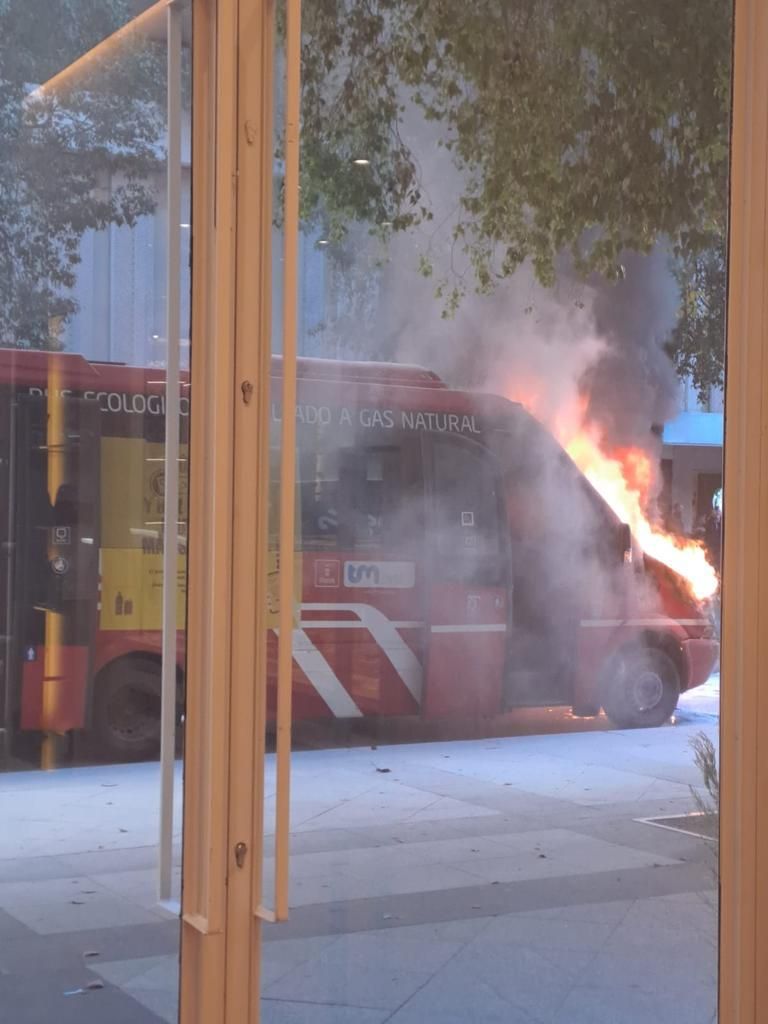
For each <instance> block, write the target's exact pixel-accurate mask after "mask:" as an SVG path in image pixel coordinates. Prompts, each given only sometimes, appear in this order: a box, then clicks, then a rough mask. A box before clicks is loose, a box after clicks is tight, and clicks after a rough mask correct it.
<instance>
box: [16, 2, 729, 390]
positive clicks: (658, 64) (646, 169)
mask: <svg viewBox="0 0 768 1024" xmlns="http://www.w3.org/2000/svg"><path fill="white" fill-rule="evenodd" d="M142 6H146V3H142V2H140V0H25V2H24V3H21V2H19V0H0V138H2V140H3V143H2V149H0V342H2V343H3V344H21V345H33V346H47V345H51V344H55V337H54V336H53V333H52V328H51V323H52V320H55V319H56V318H60V319H66V318H67V317H68V316H70V315H71V314H72V312H73V311H74V309H75V301H74V299H73V298H72V297H71V288H72V285H73V283H74V281H75V274H76V266H77V263H78V260H79V247H80V240H81V238H82V235H83V233H84V232H85V231H86V230H88V229H91V228H100V227H104V226H106V225H107V224H111V223H115V224H133V223H135V221H136V219H137V218H138V217H140V216H142V215H143V214H145V213H148V212H150V211H151V210H152V209H153V207H154V202H155V197H154V192H153V186H152V178H153V173H154V172H155V171H156V170H157V168H158V160H159V154H158V140H159V139H161V138H162V134H163V129H164V114H163V99H162V98H163V92H164V85H165V65H164V55H163V48H162V45H160V46H159V48H158V46H153V45H151V44H146V43H137V42H136V41H135V40H134V41H133V43H131V42H130V41H129V42H128V43H127V44H126V45H125V46H123V47H120V48H117V50H110V51H109V52H108V54H107V55H105V56H104V58H103V59H102V60H101V61H100V62H97V63H96V64H95V66H94V68H92V69H91V70H90V71H89V73H88V75H86V76H84V77H79V78H77V79H74V78H73V80H72V81H71V82H70V83H69V84H68V85H67V87H66V88H61V89H57V90H55V91H48V92H44V93H42V94H40V92H39V91H38V92H35V86H38V85H40V83H42V82H45V81H46V80H47V78H48V77H49V76H51V75H53V74H55V73H56V72H58V71H59V70H60V69H61V68H63V67H66V66H67V64H69V63H70V62H71V61H72V60H74V59H76V58H77V57H78V56H80V55H81V54H82V53H84V52H86V51H87V50H88V49H89V47H91V46H92V45H94V44H95V43H96V42H98V41H100V40H102V39H104V38H106V37H107V36H109V35H110V33H112V32H113V31H115V30H116V29H117V28H119V27H121V26H122V25H124V24H125V23H126V22H127V21H128V20H129V19H130V17H131V16H132V15H133V14H135V13H136V11H137V10H138V9H140V8H141V7H142ZM730 36H731V7H730V5H729V4H727V3H726V2H725V0H695V2H694V0H682V2H681V3H669V2H668V0H646V2H644V3H642V4H641V3H639V2H638V0H575V2H568V3H566V2H563V0H470V2H467V0H305V4H304V42H303V51H302V75H303V93H302V212H303V215H304V219H305V222H306V223H312V222H316V223H318V224H322V229H323V231H324V232H326V233H327V235H328V237H329V238H330V239H332V240H333V239H336V240H339V239H341V238H342V237H343V236H344V234H345V232H346V231H348V230H349V226H350V225H353V224H354V225H358V226H359V225H360V224H365V225H367V226H368V227H369V229H370V230H371V231H373V232H374V233H377V234H380V235H381V236H382V237H383V238H384V239H386V238H387V237H388V236H389V235H390V234H391V233H393V232H402V231H406V230H408V229H410V228H413V227H414V226H416V225H419V224H422V225H424V224H429V223H430V221H431V219H432V218H434V216H435V210H434V204H433V202H432V197H431V196H430V195H429V192H428V190H425V188H424V175H423V169H422V167H421V165H420V156H419V154H418V153H417V152H416V151H415V150H414V146H413V144H412V140H411V139H409V138H408V132H407V124H406V122H407V118H408V114H409V112H411V111H414V110H415V111H417V112H418V114H419V116H420V117H421V118H422V121H423V120H424V119H425V120H426V121H427V122H429V123H430V124H431V125H432V127H433V128H434V133H435V139H436V142H435V145H436V146H437V147H439V149H440V151H441V152H442V153H443V154H444V156H445V158H446V159H447V160H449V161H450V162H451V163H452V165H453V168H454V170H455V172H456V180H457V182H458V184H457V186H456V196H455V208H454V210H453V213H452V216H451V221H450V231H451V244H452V246H453V247H454V248H455V250H456V252H457V253H459V254H460V255H461V257H462V270H461V271H460V272H455V273H453V272H450V273H448V274H447V275H443V274H442V270H440V269H439V268H438V269H437V271H436V269H435V267H433V264H432V260H431V254H430V252H429V250H428V249H427V250H426V251H425V252H424V253H423V261H422V270H423V272H424V273H425V274H430V273H433V272H435V273H436V291H438V292H439V293H440V294H441V295H442V302H443V303H444V306H445V310H446V312H447V313H450V312H451V311H452V310H453V309H455V307H456V305H457V304H458V303H459V302H461V299H462V296H463V295H464V294H465V292H466V291H467V290H468V289H476V290H478V291H480V292H484V293H487V292H490V291H492V290H493V289H494V288H495V287H496V286H497V284H498V282H500V281H502V280H504V279H505V278H507V277H509V276H510V275H512V274H513V273H514V272H515V271H516V270H517V269H518V268H519V267H520V266H521V265H522V264H523V263H524V262H527V263H529V264H530V266H532V267H533V269H534V271H535V274H536V276H537V277H538V279H539V281H540V282H541V283H543V284H545V285H548V284H551V283H552V282H553V281H554V279H555V277H556V276H557V268H558V266H560V265H562V261H563V258H565V259H567V261H568V263H569V265H570V266H572V267H575V268H576V270H577V272H578V273H579V274H581V275H582V276H583V277H584V278H585V279H587V278H589V277H590V275H594V274H599V275H601V277H603V278H606V279H608V280H611V279H615V278H616V277H617V276H620V274H621V264H622V253H623V252H626V251H634V252H639V253H646V252H649V251H650V250H651V249H652V248H653V247H654V246H655V245H657V244H658V243H659V242H660V241H662V242H664V244H667V245H669V246H670V247H671V250H672V252H673V254H674V257H675V273H676V275H677V278H678V282H679V285H680V291H681V295H682V305H681V314H680V320H679V322H678V325H677V327H676V329H675V331H674V332H673V335H672V337H671V338H670V339H669V344H670V352H671V354H672V355H673V358H674V359H675V360H676V361H677V364H678V367H679V368H680V370H681V372H691V373H693V376H694V380H695V382H696V384H697V386H699V387H700V388H701V389H702V390H705V389H706V388H708V387H709V386H710V385H711V384H718V383H720V382H721V379H722V366H723V354H722V336H723V320H724V301H725V256H724V252H725V248H724V246H725V242H724V239H725V231H726V217H727V172H728V120H729V93H730ZM279 149H280V144H279V142H278V156H279ZM356 160H358V161H359V160H365V161H367V163H366V164H365V165H362V166H361V165H360V164H359V163H355V161H356ZM107 183H109V185H110V187H109V188H107V187H105V186H106V185H107ZM441 275H442V276H441Z"/></svg>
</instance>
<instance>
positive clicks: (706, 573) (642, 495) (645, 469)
mask: <svg viewBox="0 0 768 1024" xmlns="http://www.w3.org/2000/svg"><path fill="white" fill-rule="evenodd" d="M515 400H516V401H519V402H520V403H521V404H522V405H524V406H525V407H526V408H527V409H528V410H529V411H530V412H531V413H532V414H533V415H534V416H536V417H537V418H538V419H540V420H543V421H544V422H545V423H546V426H547V427H549V429H550V430H551V431H552V433H553V434H554V435H555V437H557V439H558V441H559V442H560V444H561V445H562V446H563V448H565V450H566V451H567V452H568V454H569V455H570V457H571V458H572V459H573V461H574V462H575V463H576V465H577V466H578V467H579V469H580V470H581V471H582V473H583V474H584V476H585V477H586V478H587V479H588V480H589V482H590V483H591V484H592V486H593V487H594V488H595V490H596V491H597V492H598V493H599V494H600V495H601V496H602V497H603V499H604V500H605V501H606V502H607V503H608V504H609V505H610V507H611V508H612V509H613V511H614V512H615V513H616V515H617V516H619V518H620V519H621V520H622V522H625V523H628V524H629V526H630V528H631V530H632V533H633V535H634V538H635V540H636V542H637V543H638V545H639V546H640V547H641V548H642V550H643V551H644V552H645V553H646V554H648V555H650V556H651V557H652V558H655V559H657V561H659V562H663V563H664V565H668V566H669V567H670V569H673V570H674V571H675V572H676V573H678V574H679V575H680V576H682V577H683V578H684V579H685V580H686V581H687V583H688V586H689V587H690V589H691V593H692V594H693V596H694V597H695V598H696V599H697V600H699V601H705V600H707V599H708V598H710V597H713V596H714V595H715V593H716V592H717V589H718V585H719V584H718V579H717V573H716V572H715V570H714V568H713V567H712V566H711V565H710V564H709V562H708V561H707V556H706V552H705V550H704V547H703V545H702V544H701V543H700V542H699V541H697V540H690V539H688V538H686V537H678V536H676V535H674V534H672V533H668V532H667V531H666V530H663V529H661V528H660V527H659V526H657V525H655V524H653V523H652V522H651V520H650V518H649V516H648V509H649V507H650V504H651V499H652V498H653V485H654V479H655V474H654V471H653V464H652V462H651V459H650V457H649V455H648V454H647V453H646V452H644V451H643V450H642V449H641V448H633V447H627V448H613V449H612V450H611V449H608V452H607V451H606V449H607V448H608V446H607V445H606V444H605V443H604V439H603V437H602V436H601V434H600V431H599V430H598V428H597V427H596V426H595V425H594V424H588V423H585V412H586V404H585V403H584V402H582V401H576V402H573V403H566V404H565V406H562V405H561V407H560V408H559V409H558V410H557V412H556V413H553V414H552V415H551V416H546V415H542V412H543V410H542V403H541V402H540V401H539V395H538V393H537V391H536V390H535V389H533V388H527V389H526V390H525V392H523V393H522V394H519V395H517V396H516V397H515ZM547 420H548V421H549V422H547Z"/></svg>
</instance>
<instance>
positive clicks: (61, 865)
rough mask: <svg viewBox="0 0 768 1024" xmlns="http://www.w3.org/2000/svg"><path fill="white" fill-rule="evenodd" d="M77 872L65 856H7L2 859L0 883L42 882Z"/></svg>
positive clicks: (0, 862)
mask: <svg viewBox="0 0 768 1024" xmlns="http://www.w3.org/2000/svg"><path fill="white" fill-rule="evenodd" d="M76 873H77V872H75V871H73V870H72V866H71V865H70V864H69V863H68V861H67V860H66V858H64V857H24V858H22V857H14V858H9V857H6V858H5V859H3V860H0V885H5V884H7V883H9V882H42V881H48V880H49V879H54V878H67V877H71V876H72V875H73V874H76ZM84 873H85V874H87V872H84Z"/></svg>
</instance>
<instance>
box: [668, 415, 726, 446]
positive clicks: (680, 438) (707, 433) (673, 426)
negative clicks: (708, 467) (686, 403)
mask: <svg viewBox="0 0 768 1024" xmlns="http://www.w3.org/2000/svg"><path fill="white" fill-rule="evenodd" d="M663 436H664V444H671V445H702V446H706V447H710V448H716V447H717V448H722V446H723V414H722V413H721V412H681V413H680V414H679V415H678V416H676V417H675V418H674V419H673V420H670V421H669V423H665V424H664V435H663Z"/></svg>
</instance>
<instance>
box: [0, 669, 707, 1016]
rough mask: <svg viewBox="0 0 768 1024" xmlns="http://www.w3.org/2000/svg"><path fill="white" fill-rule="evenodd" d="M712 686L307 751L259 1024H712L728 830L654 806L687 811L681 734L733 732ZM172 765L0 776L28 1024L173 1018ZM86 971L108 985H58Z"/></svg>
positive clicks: (298, 765)
mask: <svg viewBox="0 0 768 1024" xmlns="http://www.w3.org/2000/svg"><path fill="white" fill-rule="evenodd" d="M715 685H716V683H715V681H713V684H712V686H710V687H709V689H708V690H707V691H704V690H700V691H699V692H698V693H697V694H696V695H695V700H693V701H689V702H688V703H687V704H686V706H684V707H682V708H681V711H680V714H679V715H678V720H677V724H676V725H674V726H671V727H665V728H662V729H656V730H641V731H627V732H612V731H608V730H606V731H589V732H583V733H579V732H571V733H568V734H566V735H546V736H516V737H510V738H508V739H494V740H481V741H467V742H452V743H431V744H411V745H407V746H389V747H382V748H379V749H370V748H367V747H358V748H355V749H352V750H328V751H304V752H300V753H297V754H295V755H294V769H293V816H292V826H293V832H294V838H293V848H292V862H291V876H292V894H291V903H292V907H293V910H292V914H291V920H290V921H289V922H288V923H287V924H283V925H275V926H269V927H268V928H267V929H266V934H265V939H266V941H265V949H264V1003H263V1007H264V1014H263V1019H264V1022H265V1024H305V1022H306V1024H310V1022H311V1024H383V1022H385V1021H386V1022H392V1024H417V1022H418V1024H431V1022H434V1024H438V1022H439V1024H474V1022H477V1024H649V1022H651V1021H652V1022H653V1024H667V1022H669V1024H710V1022H711V1021H713V1020H714V1019H715V1016H714V1015H715V993H716V972H717V939H716V935H717V929H716V923H717V915H716V904H715V896H714V889H715V878H714V874H713V850H712V844H710V843H707V842H706V841H704V840H701V839H698V838H695V837H693V836H691V835H688V834H683V833H680V832H674V831H669V830H666V829H662V828H657V827H653V826H651V825H648V824H644V823H642V822H639V821H637V819H639V818H647V817H654V816H660V815H673V814H683V813H686V812H687V811H689V810H691V809H692V807H693V801H692V798H691V795H690V790H689V786H690V785H695V784H697V783H698V781H699V780H698V778H697V774H696V769H695V767H694V765H693V758H692V753H691V751H690V748H689V745H688V744H689V741H690V738H691V736H692V735H694V734H695V733H696V732H697V731H698V730H699V729H701V728H704V730H705V731H707V732H708V733H709V734H710V735H712V736H713V738H715V739H716V731H717V720H716V713H715V710H716V706H717V696H718V694H717V691H716V689H715V688H714V687H715ZM692 696H693V695H692ZM684 704H685V701H684ZM271 767H272V766H271V765H270V768H271ZM157 771H158V769H157V766H156V765H134V766H129V765H126V766H119V767H115V768H111V767H110V768H85V769H73V770H71V771H70V772H66V773H59V774H60V775H61V776H64V775H67V776H68V777H67V778H66V779H64V778H61V779H59V778H58V777H57V775H48V776H42V775H38V774H35V775H34V776H33V775H31V774H30V773H27V774H26V775H24V776H21V775H14V776H5V777H0V803H1V804H2V807H3V811H2V813H3V816H4V820H6V821H9V822H11V823H12V828H11V830H9V831H6V832H5V834H4V835H3V836H2V837H0V908H2V909H0V1005H2V1006H3V1007H4V1008H8V1010H12V1011H13V1013H12V1015H10V1016H9V1020H13V1021H14V1024H40V1021H43V1020H47V1019H50V1020H56V1024H69V1022H70V1021H71V1022H73V1024H74V1022H75V1021H77V1024H96V1022H99V1024H102V1022H103V1021H105V1020H109V1021H110V1024H150V1022H152V1024H157V1022H158V1021H159V1020H165V1021H169V1022H170V1021H174V1020H175V1004H176V993H175V986H176V959H177V945H176V943H177V922H175V921H174V920H172V919H169V918H168V917H167V916H166V915H165V913H164V912H163V911H161V910H159V908H157V907H156V906H155V905H154V872H153V870H152V864H153V859H154V856H155V849H154V847H153V846H152V845H151V842H152V838H153V836H154V830H155V828H156V821H157V813H156V809H157V781H156V780H157ZM105 778H106V780H107V781H106V782H105ZM97 790H100V791H101V792H100V793H99V792H97ZM65 793H66V795H64V794H65ZM100 799H101V800H102V802H103V803H104V804H105V807H104V808H103V809H102V808H101V806H100V803H99V800H100ZM107 801H110V805H109V810H107V808H106V802H107ZM113 808H116V810H113ZM272 809H273V808H272V805H271V804H269V805H268V808H267V817H268V820H270V819H271V811H272ZM51 820H53V821H57V820H58V821H59V822H60V823H61V825H60V827H59V829H58V832H57V834H56V835H55V836H54V837H53V839H51V833H50V829H49V824H50V821H51ZM121 828H124V829H126V830H127V831H125V832H120V831H116V830H119V829H121ZM75 833H76V835H75ZM77 837H79V838H77ZM21 842H23V848H22V847H20V845H19V844H20V843H21ZM56 843H58V846H57V845H56ZM78 843H79V848H72V847H73V844H74V845H75V846H77V845H78ZM52 844H53V845H52ZM100 847H101V849H100ZM268 868H269V864H268ZM268 874H269V872H268ZM268 880H269V879H268ZM20 883H24V884H20ZM73 892H74V893H76V896H75V898H74V900H73V898H72V894H73ZM86 952H97V953H98V955H97V956H93V957H85V956H84V954H85V953H86ZM89 980H91V981H93V980H102V981H103V982H104V988H103V989H100V990H96V991H87V992H86V993H85V994H80V995H76V996H67V995H64V992H67V991H72V990H75V989H77V988H80V987H84V986H85V985H86V984H87V982H88V981H89ZM33 995H34V996H35V997H36V998H34V999H33ZM15 1007H18V1009H19V1012H18V1013H17V1012H16V1010H15ZM22 1007H23V1008H24V1009H26V1015H24V1014H22V1013H21V1008H22ZM35 1007H37V1013H36V1012H35ZM43 1007H45V1011H44V1012H42V1008H43Z"/></svg>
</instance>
